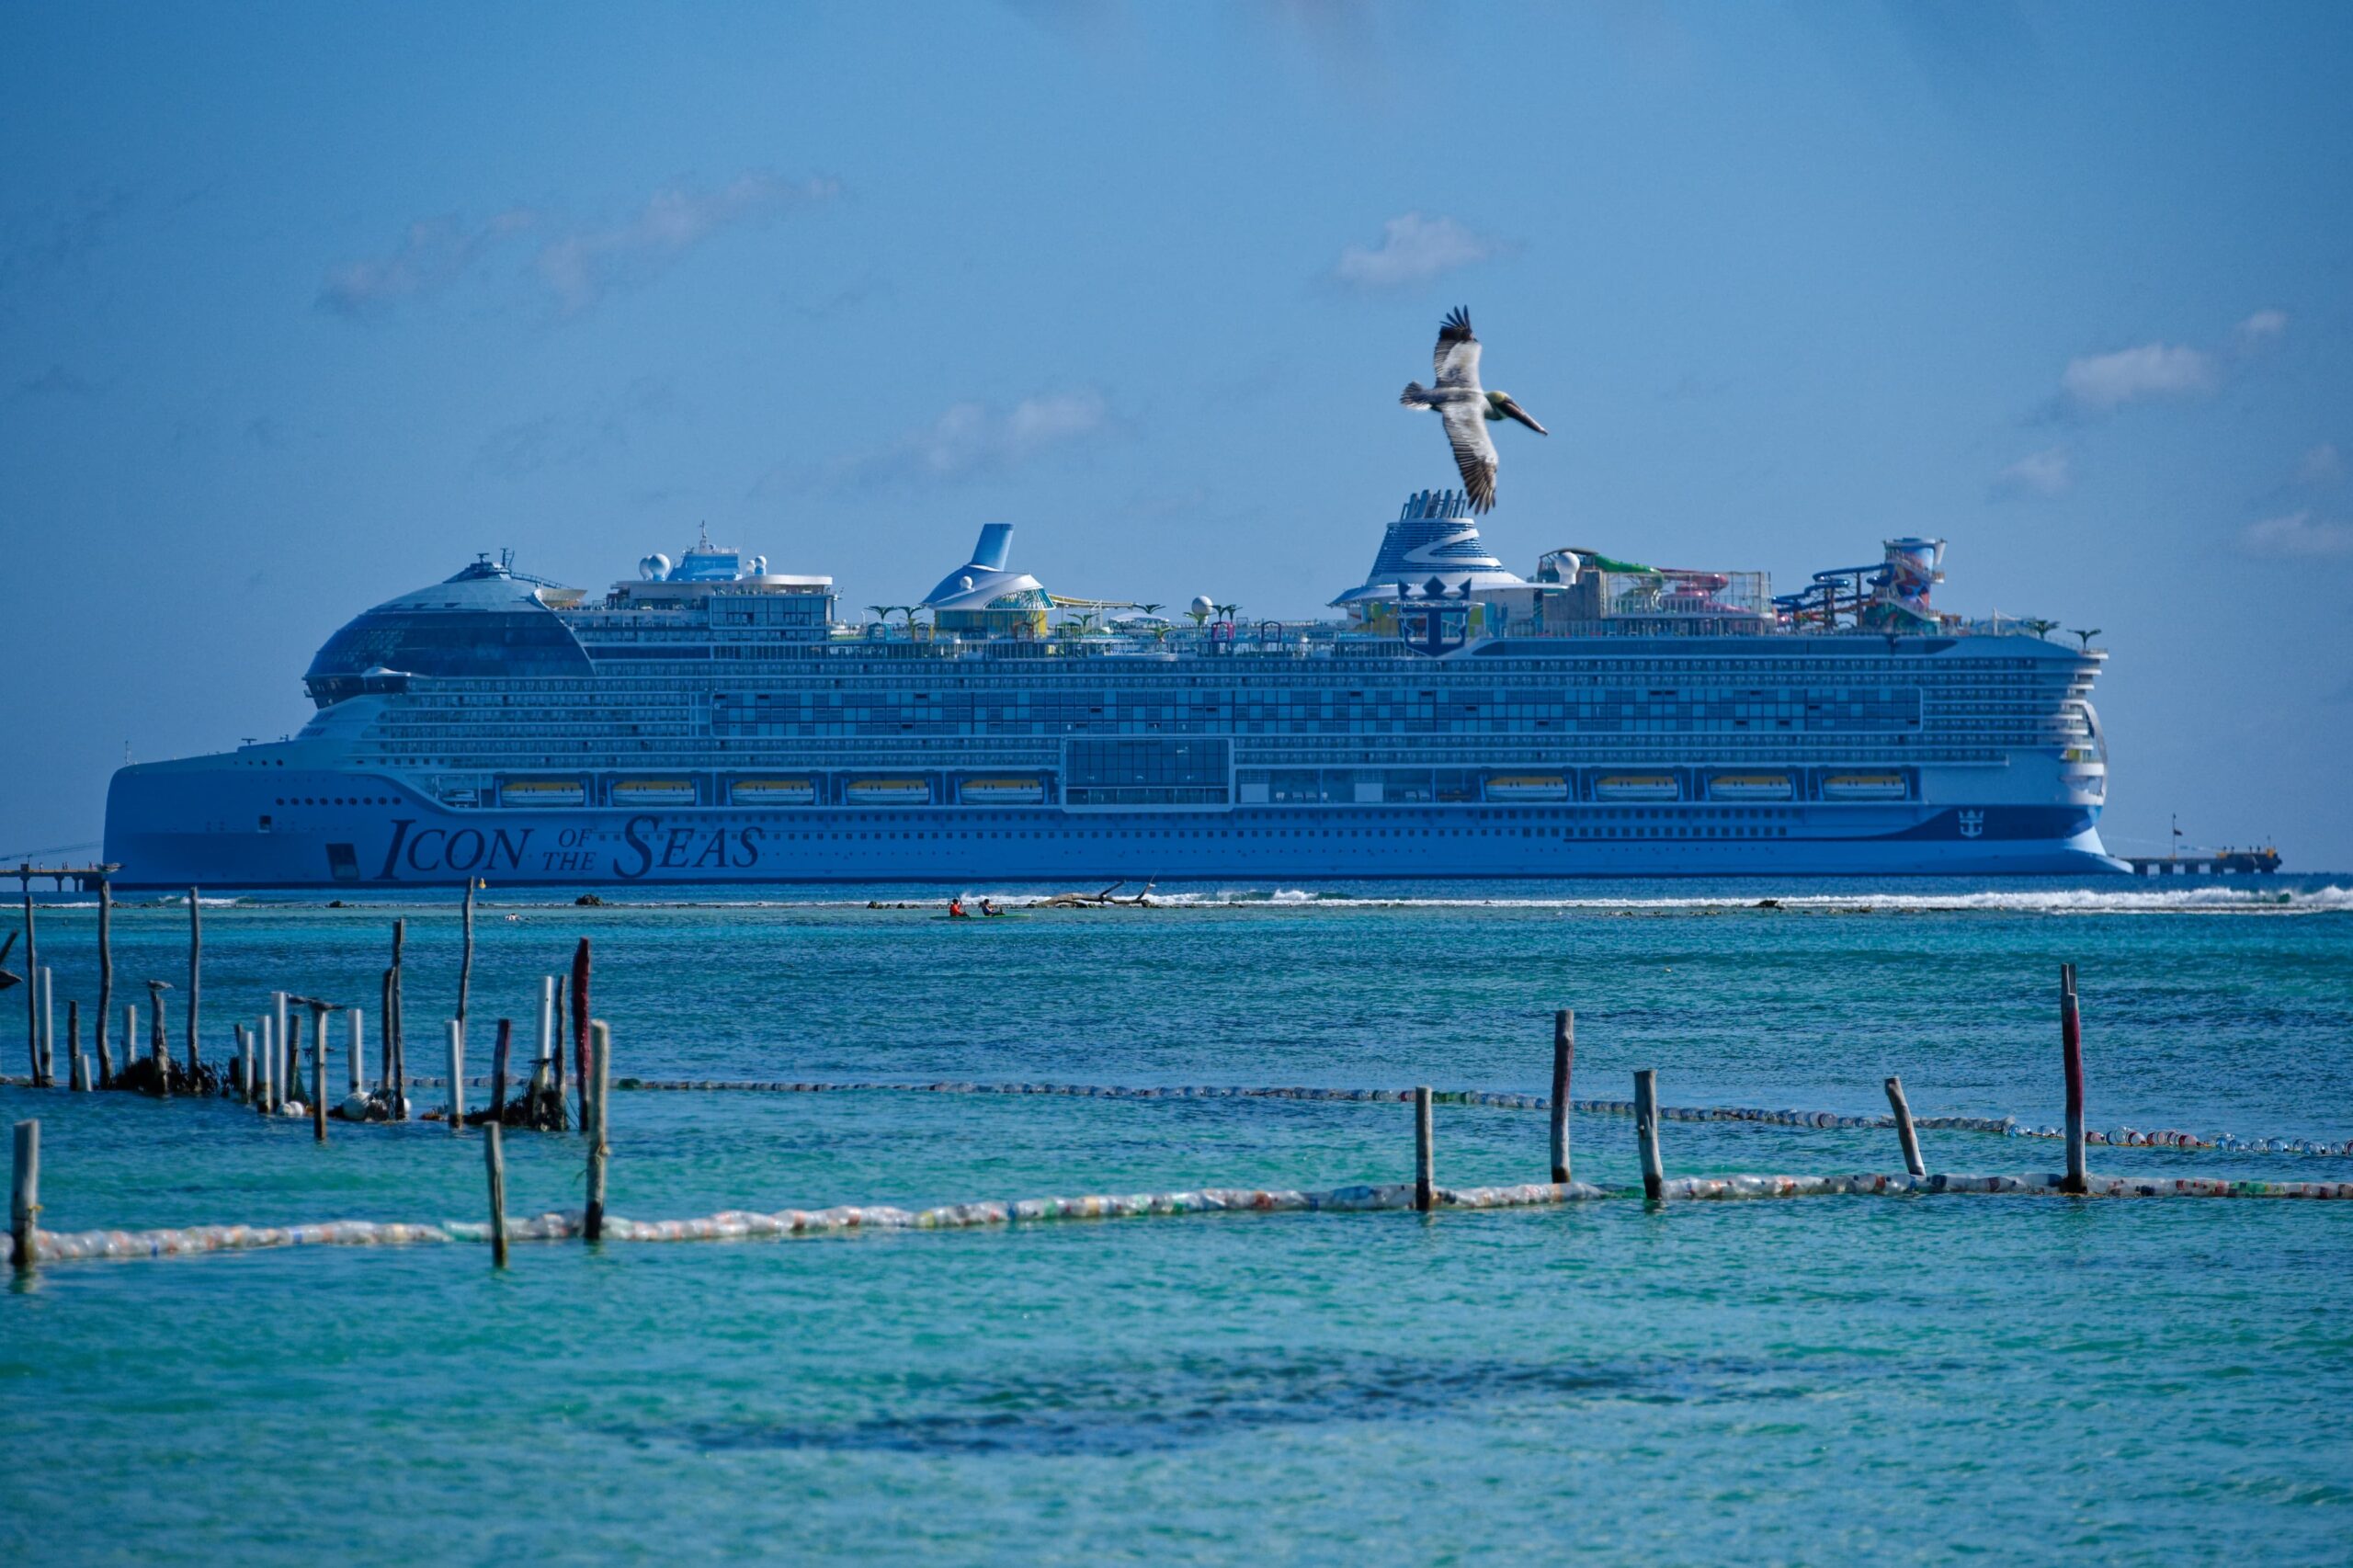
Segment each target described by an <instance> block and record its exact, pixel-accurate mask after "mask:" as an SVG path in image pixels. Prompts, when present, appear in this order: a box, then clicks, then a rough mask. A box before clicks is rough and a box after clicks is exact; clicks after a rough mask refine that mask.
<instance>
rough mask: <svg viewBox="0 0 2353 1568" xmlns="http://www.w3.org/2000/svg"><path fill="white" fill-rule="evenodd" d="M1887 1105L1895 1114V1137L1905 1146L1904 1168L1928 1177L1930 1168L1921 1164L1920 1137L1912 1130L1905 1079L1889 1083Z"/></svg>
mask: <svg viewBox="0 0 2353 1568" xmlns="http://www.w3.org/2000/svg"><path fill="white" fill-rule="evenodd" d="M1887 1103H1888V1106H1889V1108H1891V1109H1893V1111H1894V1112H1895V1137H1896V1141H1897V1142H1900V1143H1902V1144H1903V1145H1904V1169H1905V1170H1907V1171H1910V1172H1911V1173H1912V1174H1913V1175H1914V1176H1927V1174H1928V1167H1927V1166H1926V1165H1922V1164H1921V1163H1920V1135H1919V1134H1918V1133H1917V1132H1915V1131H1913V1130H1912V1108H1911V1107H1910V1106H1909V1105H1907V1104H1905V1103H1904V1080H1903V1079H1901V1078H1890V1079H1889V1080H1888V1081H1887Z"/></svg>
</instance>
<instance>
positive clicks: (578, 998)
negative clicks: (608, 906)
mask: <svg viewBox="0 0 2353 1568" xmlns="http://www.w3.org/2000/svg"><path fill="white" fill-rule="evenodd" d="M572 1050H573V1065H574V1067H575V1068H577V1069H578V1070H579V1076H580V1131H582V1132H583V1133H585V1132H586V1131H588V1096H589V1093H590V1089H591V1087H592V1085H591V1084H590V1081H589V1074H588V938H587V937H581V938H580V945H579V946H578V947H577V948H574V949H573V950H572Z"/></svg>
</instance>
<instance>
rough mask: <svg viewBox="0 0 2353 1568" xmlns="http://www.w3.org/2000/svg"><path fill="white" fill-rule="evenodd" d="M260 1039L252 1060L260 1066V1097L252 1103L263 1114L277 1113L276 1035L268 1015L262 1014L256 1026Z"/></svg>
mask: <svg viewBox="0 0 2353 1568" xmlns="http://www.w3.org/2000/svg"><path fill="white" fill-rule="evenodd" d="M256 1027H257V1028H259V1029H260V1031H261V1039H260V1040H259V1042H258V1045H257V1047H256V1050H255V1051H254V1060H255V1061H256V1062H258V1063H260V1066H261V1097H260V1098H258V1099H256V1101H255V1102H254V1104H255V1105H256V1107H257V1108H259V1109H260V1111H261V1113H262V1115H264V1116H275V1115H277V1114H278V1036H277V1035H276V1034H275V1033H273V1032H272V1026H271V1024H270V1020H269V1015H268V1014H267V1013H265V1014H263V1015H262V1020H261V1022H260V1024H259V1025H257V1026H256Z"/></svg>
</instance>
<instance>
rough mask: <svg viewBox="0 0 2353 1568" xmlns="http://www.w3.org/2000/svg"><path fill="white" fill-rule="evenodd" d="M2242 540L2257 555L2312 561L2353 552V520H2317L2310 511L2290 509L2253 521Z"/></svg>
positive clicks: (2352, 553)
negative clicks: (2277, 514) (2285, 512)
mask: <svg viewBox="0 0 2353 1568" xmlns="http://www.w3.org/2000/svg"><path fill="white" fill-rule="evenodd" d="M2240 542H2242V543H2243V544H2245V546H2246V548H2247V550H2248V551H2250V552H2251V553H2253V554H2256V555H2276V556H2283V557H2287V558H2290V559H2293V560H2299V561H2312V560H2321V559H2329V558H2335V557H2341V556H2348V555H2353V524H2347V523H2325V522H2316V521H2314V520H2313V515H2312V514H2311V513H2310V512H2290V513H2289V514H2288V515H2287V516H2286V517H2267V518H2265V519H2264V520H2263V521H2262V522H2259V523H2249V524H2248V525H2247V526H2246V530H2245V533H2244V534H2242V535H2241V536H2240Z"/></svg>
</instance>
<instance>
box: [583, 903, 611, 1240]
mask: <svg viewBox="0 0 2353 1568" xmlns="http://www.w3.org/2000/svg"><path fill="white" fill-rule="evenodd" d="M580 947H581V950H582V951H583V952H585V951H586V950H587V947H588V944H587V943H585V942H583V943H581V944H580ZM588 1037H589V1047H588V1054H589V1057H590V1062H589V1067H588V1075H587V1077H586V1079H585V1083H588V1084H594V1085H596V1086H597V1087H596V1091H595V1094H594V1096H593V1103H594V1105H595V1107H596V1110H595V1112H594V1113H593V1116H594V1119H592V1120H590V1121H589V1124H588V1210H587V1212H586V1213H585V1215H583V1216H582V1219H581V1225H580V1231H581V1234H582V1235H583V1236H585V1238H586V1239H588V1240H589V1241H592V1242H594V1241H601V1240H603V1239H604V1234H605V1159H606V1156H607V1155H608V1154H609V1153H611V1152H612V1151H611V1149H610V1148H609V1147H608V1145H607V1143H606V1141H605V1131H606V1128H605V1089H606V1086H607V1085H608V1083H609V1081H610V1079H611V1075H612V1067H613V1036H612V1031H611V1030H610V1029H608V1028H606V1027H605V1024H604V1020H603V1019H601V1018H600V1019H598V1020H597V1022H596V1023H594V1024H592V1025H590V1026H589V1030H588ZM583 1097H584V1098H587V1097H590V1096H583Z"/></svg>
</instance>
